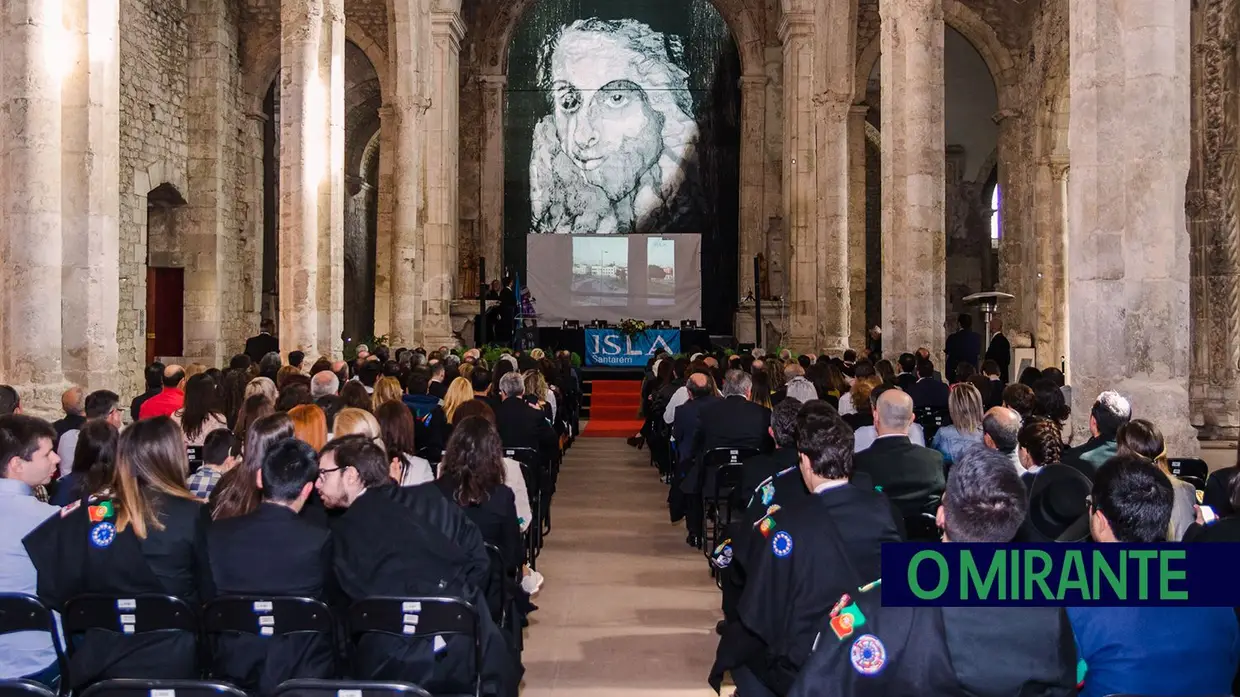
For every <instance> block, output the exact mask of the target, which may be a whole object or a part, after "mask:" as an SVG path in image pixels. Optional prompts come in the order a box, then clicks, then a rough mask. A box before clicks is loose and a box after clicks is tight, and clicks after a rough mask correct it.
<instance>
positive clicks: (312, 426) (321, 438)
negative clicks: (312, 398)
mask: <svg viewBox="0 0 1240 697" xmlns="http://www.w3.org/2000/svg"><path fill="white" fill-rule="evenodd" d="M288 418H289V419H290V420H292V422H293V435H294V436H295V437H296V438H297V439H298V440H300V441H302V442H304V443H306V444H307V445H309V446H310V447H311V448H314V449H315V451H319V450H322V449H323V446H324V445H327V415H326V414H324V413H323V410H322V409H321V408H319V407H318V405H315V404H299V405H297V406H295V407H293V408H292V409H289V410H288Z"/></svg>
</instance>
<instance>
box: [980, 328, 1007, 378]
mask: <svg viewBox="0 0 1240 697" xmlns="http://www.w3.org/2000/svg"><path fill="white" fill-rule="evenodd" d="M990 329H991V330H992V331H994V336H992V337H990V346H988V347H987V348H986V360H988V361H994V362H995V365H997V366H999V379H1000V380H1002V381H1003V383H1004V384H1007V383H1008V381H1009V378H1008V369H1009V368H1010V367H1011V365H1012V344H1011V342H1009V341H1008V340H1007V337H1006V336H1004V335H1003V320H1002V319H1000V318H998V317H996V318H994V319H992V320H990Z"/></svg>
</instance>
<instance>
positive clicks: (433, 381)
mask: <svg viewBox="0 0 1240 697" xmlns="http://www.w3.org/2000/svg"><path fill="white" fill-rule="evenodd" d="M450 383H451V380H449V379H448V375H447V367H446V366H445V364H444V361H431V363H430V379H429V380H428V381H427V385H426V393H427V394H429V395H430V396H432V397H434V398H435V399H438V400H440V401H441V402H442V401H443V398H444V395H446V394H448V385H449V384H450Z"/></svg>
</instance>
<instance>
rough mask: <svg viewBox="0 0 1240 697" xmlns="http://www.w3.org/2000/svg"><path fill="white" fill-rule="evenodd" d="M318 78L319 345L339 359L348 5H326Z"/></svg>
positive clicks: (331, 1) (326, 1) (321, 352)
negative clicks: (321, 158)
mask: <svg viewBox="0 0 1240 697" xmlns="http://www.w3.org/2000/svg"><path fill="white" fill-rule="evenodd" d="M322 2H323V33H322V39H321V41H320V43H319V50H318V60H319V76H320V79H322V80H323V82H324V84H323V87H324V90H323V91H324V95H325V97H326V99H327V104H326V108H325V109H324V111H325V116H326V119H325V120H324V121H323V122H322V126H321V127H320V126H319V125H318V124H315V127H316V128H322V129H324V130H322V131H320V132H322V133H324V136H323V140H322V141H321V145H320V147H324V148H326V150H327V152H326V160H327V161H326V170H325V171H324V173H323V176H322V179H320V180H319V210H318V243H319V258H318V262H319V273H318V308H317V309H318V315H319V316H318V324H319V326H318V342H317V345H316V347H315V350H316V353H315V354H314V355H316V356H339V355H341V354H342V351H343V348H344V343H343V340H342V339H341V335H342V333H343V332H344V198H345V189H344V187H345V184H344V120H345V117H344V0H322Z"/></svg>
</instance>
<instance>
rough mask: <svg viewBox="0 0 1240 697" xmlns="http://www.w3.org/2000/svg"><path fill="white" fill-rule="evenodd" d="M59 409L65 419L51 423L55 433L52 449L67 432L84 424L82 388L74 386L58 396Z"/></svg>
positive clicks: (84, 413)
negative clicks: (62, 411) (63, 413)
mask: <svg viewBox="0 0 1240 697" xmlns="http://www.w3.org/2000/svg"><path fill="white" fill-rule="evenodd" d="M60 408H61V409H63V410H64V412H65V418H63V419H58V420H56V421H54V422H52V429H53V430H54V431H56V441H55V443H54V444H53V447H56V446H57V445H59V443H60V437H61V436H63V435H65V434H66V433H68V432H69V431H75V430H77V429H79V428H81V427H82V424H84V423H86V392H85V391H83V390H82V388H80V387H78V386H77V385H74V386H72V387H70V388H69V389H67V390H65V391H64V394H62V395H60Z"/></svg>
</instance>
